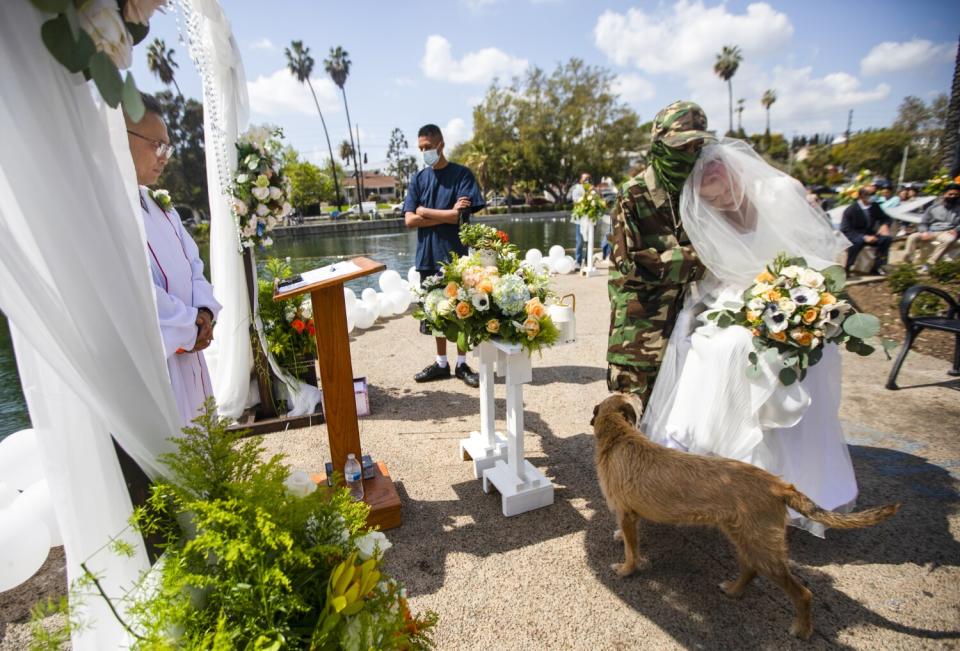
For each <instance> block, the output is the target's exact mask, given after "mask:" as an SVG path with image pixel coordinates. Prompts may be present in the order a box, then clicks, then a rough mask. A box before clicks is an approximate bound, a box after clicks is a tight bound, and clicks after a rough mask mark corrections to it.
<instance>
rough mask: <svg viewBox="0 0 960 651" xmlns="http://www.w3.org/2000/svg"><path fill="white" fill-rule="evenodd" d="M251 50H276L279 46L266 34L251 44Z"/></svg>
mask: <svg viewBox="0 0 960 651" xmlns="http://www.w3.org/2000/svg"><path fill="white" fill-rule="evenodd" d="M250 49H251V50H276V49H277V46H276V45H274V44H273V41H271V40H270V39H269V38H267V37H266V36H264V37H263V38H258V39H257V40H255V41H254V42H253V43H251V44H250Z"/></svg>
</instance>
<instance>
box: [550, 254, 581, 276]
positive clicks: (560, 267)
mask: <svg viewBox="0 0 960 651" xmlns="http://www.w3.org/2000/svg"><path fill="white" fill-rule="evenodd" d="M576 266H577V261H576V260H574V259H573V258H571V257H570V256H569V255H567V256H564V257H562V258H560V259H559V260H557V262H556V263H555V264H554V269H556V271H557V273H558V274H568V273H570V272H571V271H573V270H574V269H575V268H576Z"/></svg>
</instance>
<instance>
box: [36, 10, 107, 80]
mask: <svg viewBox="0 0 960 651" xmlns="http://www.w3.org/2000/svg"><path fill="white" fill-rule="evenodd" d="M40 38H41V39H43V44H44V45H46V46H47V50H49V51H50V54H52V55H53V58H54V59H56V60H57V61H58V62H59V63H60V64H61V65H62V66H63V67H64V68H66V69H67V70H69V71H70V72H80V71H81V70H83V69H84V68H86V67H87V65H88V64H89V63H90V57H92V56H93V54H94V53H95V52H96V48H95V47H94V45H93V41H92V40H91V39H90V37H89V36H88V35H87V33H86V32H84V31H82V30H81V31H80V39H79V40H78V41H77V40H74V38H73V35H72V34H71V32H70V25H69V24H68V23H67V19H66V17H65V16H63V15H60V16H57V17H56V18H51V19H50V20H48V21H47V22H45V23H44V24H43V26H42V27H41V28H40Z"/></svg>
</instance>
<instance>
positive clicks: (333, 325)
mask: <svg viewBox="0 0 960 651" xmlns="http://www.w3.org/2000/svg"><path fill="white" fill-rule="evenodd" d="M337 267H340V268H341V269H340V270H337ZM384 269H386V265H384V264H381V263H379V262H375V261H373V260H370V259H369V258H363V257H360V258H353V259H352V260H347V261H344V262H340V263H337V264H333V265H329V266H327V267H324V268H322V269H317V270H314V272H306V273H304V280H303V281H301V282H300V283H297V284H296V285H293V286H290V287H283V288H281V289H279V290H275V291H274V294H273V299H274V300H279V299H284V298H291V297H293V296H299V295H300V294H306V293H307V292H309V293H310V300H311V302H312V304H313V323H314V326H315V328H316V337H317V365H318V366H319V368H320V384H321V386H322V387H323V402H324V419H325V420H326V423H327V437H328V440H329V441H330V456H331V459H332V461H333V467H334V469H335V470H337V471H339V472H343V467H344V464H346V462H347V455H348V454H350V453H351V452H352V453H353V454H354V455H355V456H356V458H357V461H358V462H359V460H360V458H361V457H362V456H363V454H362V448H361V447H360V430H359V428H358V427H357V404H356V400H355V398H354V392H353V364H352V362H351V360H350V338H349V336H348V335H347V311H346V305H345V303H344V300H343V283H345V282H347V281H349V280H353V279H355V278H360V277H361V276H367V275H369V274H373V273H377V272H379V271H383V270H384ZM311 276H313V278H311ZM374 469H375V476H374V478H373V479H364V480H363V493H364V501H365V502H367V503H368V504H369V505H370V517H369V518H368V520H367V523H368V524H369V525H371V526H373V525H378V526H379V527H380V528H381V529H391V528H393V527H398V526H400V497H399V496H398V495H397V490H396V488H395V487H394V485H393V480H392V479H390V475H389V474H388V473H387V469H386V466H384V465H383V464H382V463H376V464H375V465H374ZM314 478H315V479H316V480H317V481H323V480H325V479H326V476H325V475H324V474H318V475H314Z"/></svg>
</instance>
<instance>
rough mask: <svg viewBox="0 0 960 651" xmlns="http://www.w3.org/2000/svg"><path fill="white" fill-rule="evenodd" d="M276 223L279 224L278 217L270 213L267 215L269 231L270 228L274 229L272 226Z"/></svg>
mask: <svg viewBox="0 0 960 651" xmlns="http://www.w3.org/2000/svg"><path fill="white" fill-rule="evenodd" d="M276 225H277V218H276V217H274V216H273V215H270V216H269V217H267V230H268V231H269V230H270V229H272V228H273V227H274V226H276Z"/></svg>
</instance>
